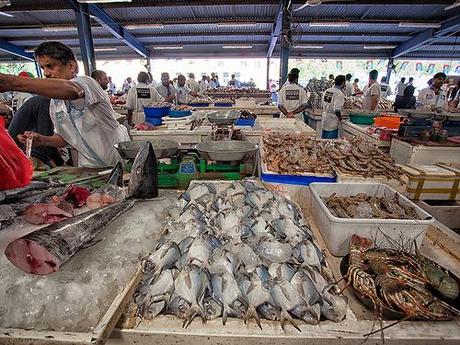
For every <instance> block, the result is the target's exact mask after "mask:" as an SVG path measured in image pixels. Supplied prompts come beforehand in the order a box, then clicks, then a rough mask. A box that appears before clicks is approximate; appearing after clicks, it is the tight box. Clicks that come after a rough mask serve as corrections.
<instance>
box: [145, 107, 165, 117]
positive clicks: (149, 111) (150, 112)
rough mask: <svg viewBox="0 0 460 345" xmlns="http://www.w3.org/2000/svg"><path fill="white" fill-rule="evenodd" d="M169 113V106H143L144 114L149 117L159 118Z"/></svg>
mask: <svg viewBox="0 0 460 345" xmlns="http://www.w3.org/2000/svg"><path fill="white" fill-rule="evenodd" d="M168 113H169V107H164V108H150V107H144V114H145V117H146V118H147V117H149V118H161V117H163V116H166V115H168Z"/></svg>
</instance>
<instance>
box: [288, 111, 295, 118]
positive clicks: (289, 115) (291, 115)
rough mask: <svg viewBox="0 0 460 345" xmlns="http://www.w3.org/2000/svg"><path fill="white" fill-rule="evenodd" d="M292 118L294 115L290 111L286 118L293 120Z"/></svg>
mask: <svg viewBox="0 0 460 345" xmlns="http://www.w3.org/2000/svg"><path fill="white" fill-rule="evenodd" d="M294 116H295V114H294V113H293V112H292V111H290V112H289V113H287V114H286V117H289V118H293V117H294Z"/></svg>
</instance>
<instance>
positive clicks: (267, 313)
mask: <svg viewBox="0 0 460 345" xmlns="http://www.w3.org/2000/svg"><path fill="white" fill-rule="evenodd" d="M257 312H258V313H259V314H260V315H262V316H263V317H264V318H265V319H267V320H271V321H279V319H280V318H279V317H280V311H279V310H278V309H277V308H275V307H274V306H272V305H271V304H270V303H264V304H262V305H259V306H258V307H257Z"/></svg>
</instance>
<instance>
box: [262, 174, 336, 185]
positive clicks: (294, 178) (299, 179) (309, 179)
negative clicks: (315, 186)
mask: <svg viewBox="0 0 460 345" xmlns="http://www.w3.org/2000/svg"><path fill="white" fill-rule="evenodd" d="M260 179H261V180H262V181H264V182H272V183H282V184H293V185H300V186H308V185H310V183H313V182H336V180H337V178H336V177H332V176H331V177H327V176H299V175H277V174H264V173H262V174H260Z"/></svg>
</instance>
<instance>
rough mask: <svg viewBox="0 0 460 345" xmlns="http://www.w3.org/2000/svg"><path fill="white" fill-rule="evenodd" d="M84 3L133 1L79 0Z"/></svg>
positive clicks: (125, 0)
mask: <svg viewBox="0 0 460 345" xmlns="http://www.w3.org/2000/svg"><path fill="white" fill-rule="evenodd" d="M77 1H78V2H80V3H82V4H97V3H99V4H102V3H111V2H131V1H132V0H77Z"/></svg>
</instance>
